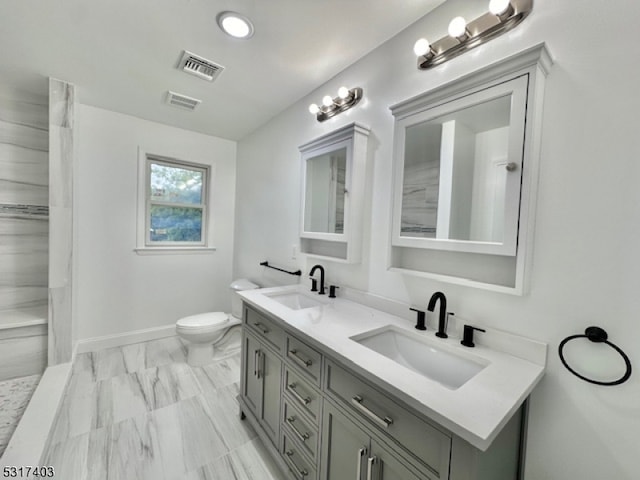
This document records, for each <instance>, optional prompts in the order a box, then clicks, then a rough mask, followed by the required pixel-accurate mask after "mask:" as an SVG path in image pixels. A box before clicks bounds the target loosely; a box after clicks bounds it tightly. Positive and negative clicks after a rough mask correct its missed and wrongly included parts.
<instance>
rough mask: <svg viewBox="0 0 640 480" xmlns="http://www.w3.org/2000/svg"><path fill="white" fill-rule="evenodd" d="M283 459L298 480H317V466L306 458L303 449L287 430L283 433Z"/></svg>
mask: <svg viewBox="0 0 640 480" xmlns="http://www.w3.org/2000/svg"><path fill="white" fill-rule="evenodd" d="M282 458H284V461H285V463H286V464H287V466H288V467H289V470H291V471H292V472H293V474H294V476H295V477H296V478H297V479H298V480H316V478H317V471H316V466H315V464H314V463H313V462H310V461H309V460H308V459H307V457H305V456H304V454H303V453H302V447H300V446H298V443H297V442H295V441H294V440H293V439H292V438H291V437H290V436H289V434H288V433H287V431H286V430H284V431H283V433H282Z"/></svg>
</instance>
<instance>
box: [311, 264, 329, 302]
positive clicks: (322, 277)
mask: <svg viewBox="0 0 640 480" xmlns="http://www.w3.org/2000/svg"><path fill="white" fill-rule="evenodd" d="M318 269H320V291H319V292H318V294H320V295H324V293H325V292H324V267H323V266H322V265H314V266H313V268H312V269H311V271H310V272H309V276H310V277H312V276H313V274H314V273H315V272H316V270H318ZM312 280H314V279H312ZM311 291H315V290H313V289H312V290H311Z"/></svg>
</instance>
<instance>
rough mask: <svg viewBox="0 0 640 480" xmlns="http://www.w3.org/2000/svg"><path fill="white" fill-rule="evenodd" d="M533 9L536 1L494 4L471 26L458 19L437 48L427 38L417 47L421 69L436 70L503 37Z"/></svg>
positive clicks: (499, 0) (496, 1) (498, 0)
mask: <svg viewBox="0 0 640 480" xmlns="http://www.w3.org/2000/svg"><path fill="white" fill-rule="evenodd" d="M532 8H533V0H491V1H490V2H489V11H488V12H487V13H485V14H484V15H481V16H479V17H478V18H476V19H475V20H473V21H471V22H469V23H467V22H466V20H465V19H464V18H463V17H456V18H454V19H453V20H451V23H449V28H448V33H449V35H448V36H446V37H443V38H441V39H440V40H438V41H436V42H434V43H433V44H431V43H429V41H428V40H427V39H425V38H421V39H419V40H418V41H417V42H416V43H415V45H414V46H413V51H414V53H415V54H416V56H417V57H418V68H419V69H421V70H426V69H428V68H432V67H435V66H436V65H440V64H441V63H444V62H446V61H448V60H451V59H452V58H454V57H457V56H458V55H460V54H461V53H464V52H466V51H467V50H471V49H472V48H475V47H477V46H478V45H482V44H483V43H485V42H488V41H489V40H491V39H493V38H495V37H498V36H500V35H502V34H503V33H505V32H507V31H509V30H511V29H512V28H514V27H515V26H516V25H518V24H519V23H520V22H521V21H522V20H524V19H525V17H526V16H527V15H529V13H530V12H531V9H532Z"/></svg>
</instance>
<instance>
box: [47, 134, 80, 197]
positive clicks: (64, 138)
mask: <svg viewBox="0 0 640 480" xmlns="http://www.w3.org/2000/svg"><path fill="white" fill-rule="evenodd" d="M49 145H50V147H51V150H50V152H49V182H48V183H49V206H51V207H64V208H68V209H71V206H72V203H71V201H72V182H73V148H74V147H73V130H72V129H71V128H67V127H58V126H55V125H52V126H51V129H50V130H49Z"/></svg>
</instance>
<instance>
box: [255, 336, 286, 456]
mask: <svg viewBox="0 0 640 480" xmlns="http://www.w3.org/2000/svg"><path fill="white" fill-rule="evenodd" d="M258 357H259V367H258V375H259V376H260V379H261V381H262V382H263V389H262V393H263V397H262V411H261V415H260V419H261V420H262V425H263V427H264V429H265V430H266V432H267V433H268V434H269V436H270V437H271V441H272V442H273V443H274V445H278V434H279V433H280V402H281V398H282V397H281V392H282V360H280V358H279V357H278V356H276V355H275V354H273V353H271V352H270V351H269V350H267V349H266V348H264V347H262V348H261V349H260V351H259V353H258Z"/></svg>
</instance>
